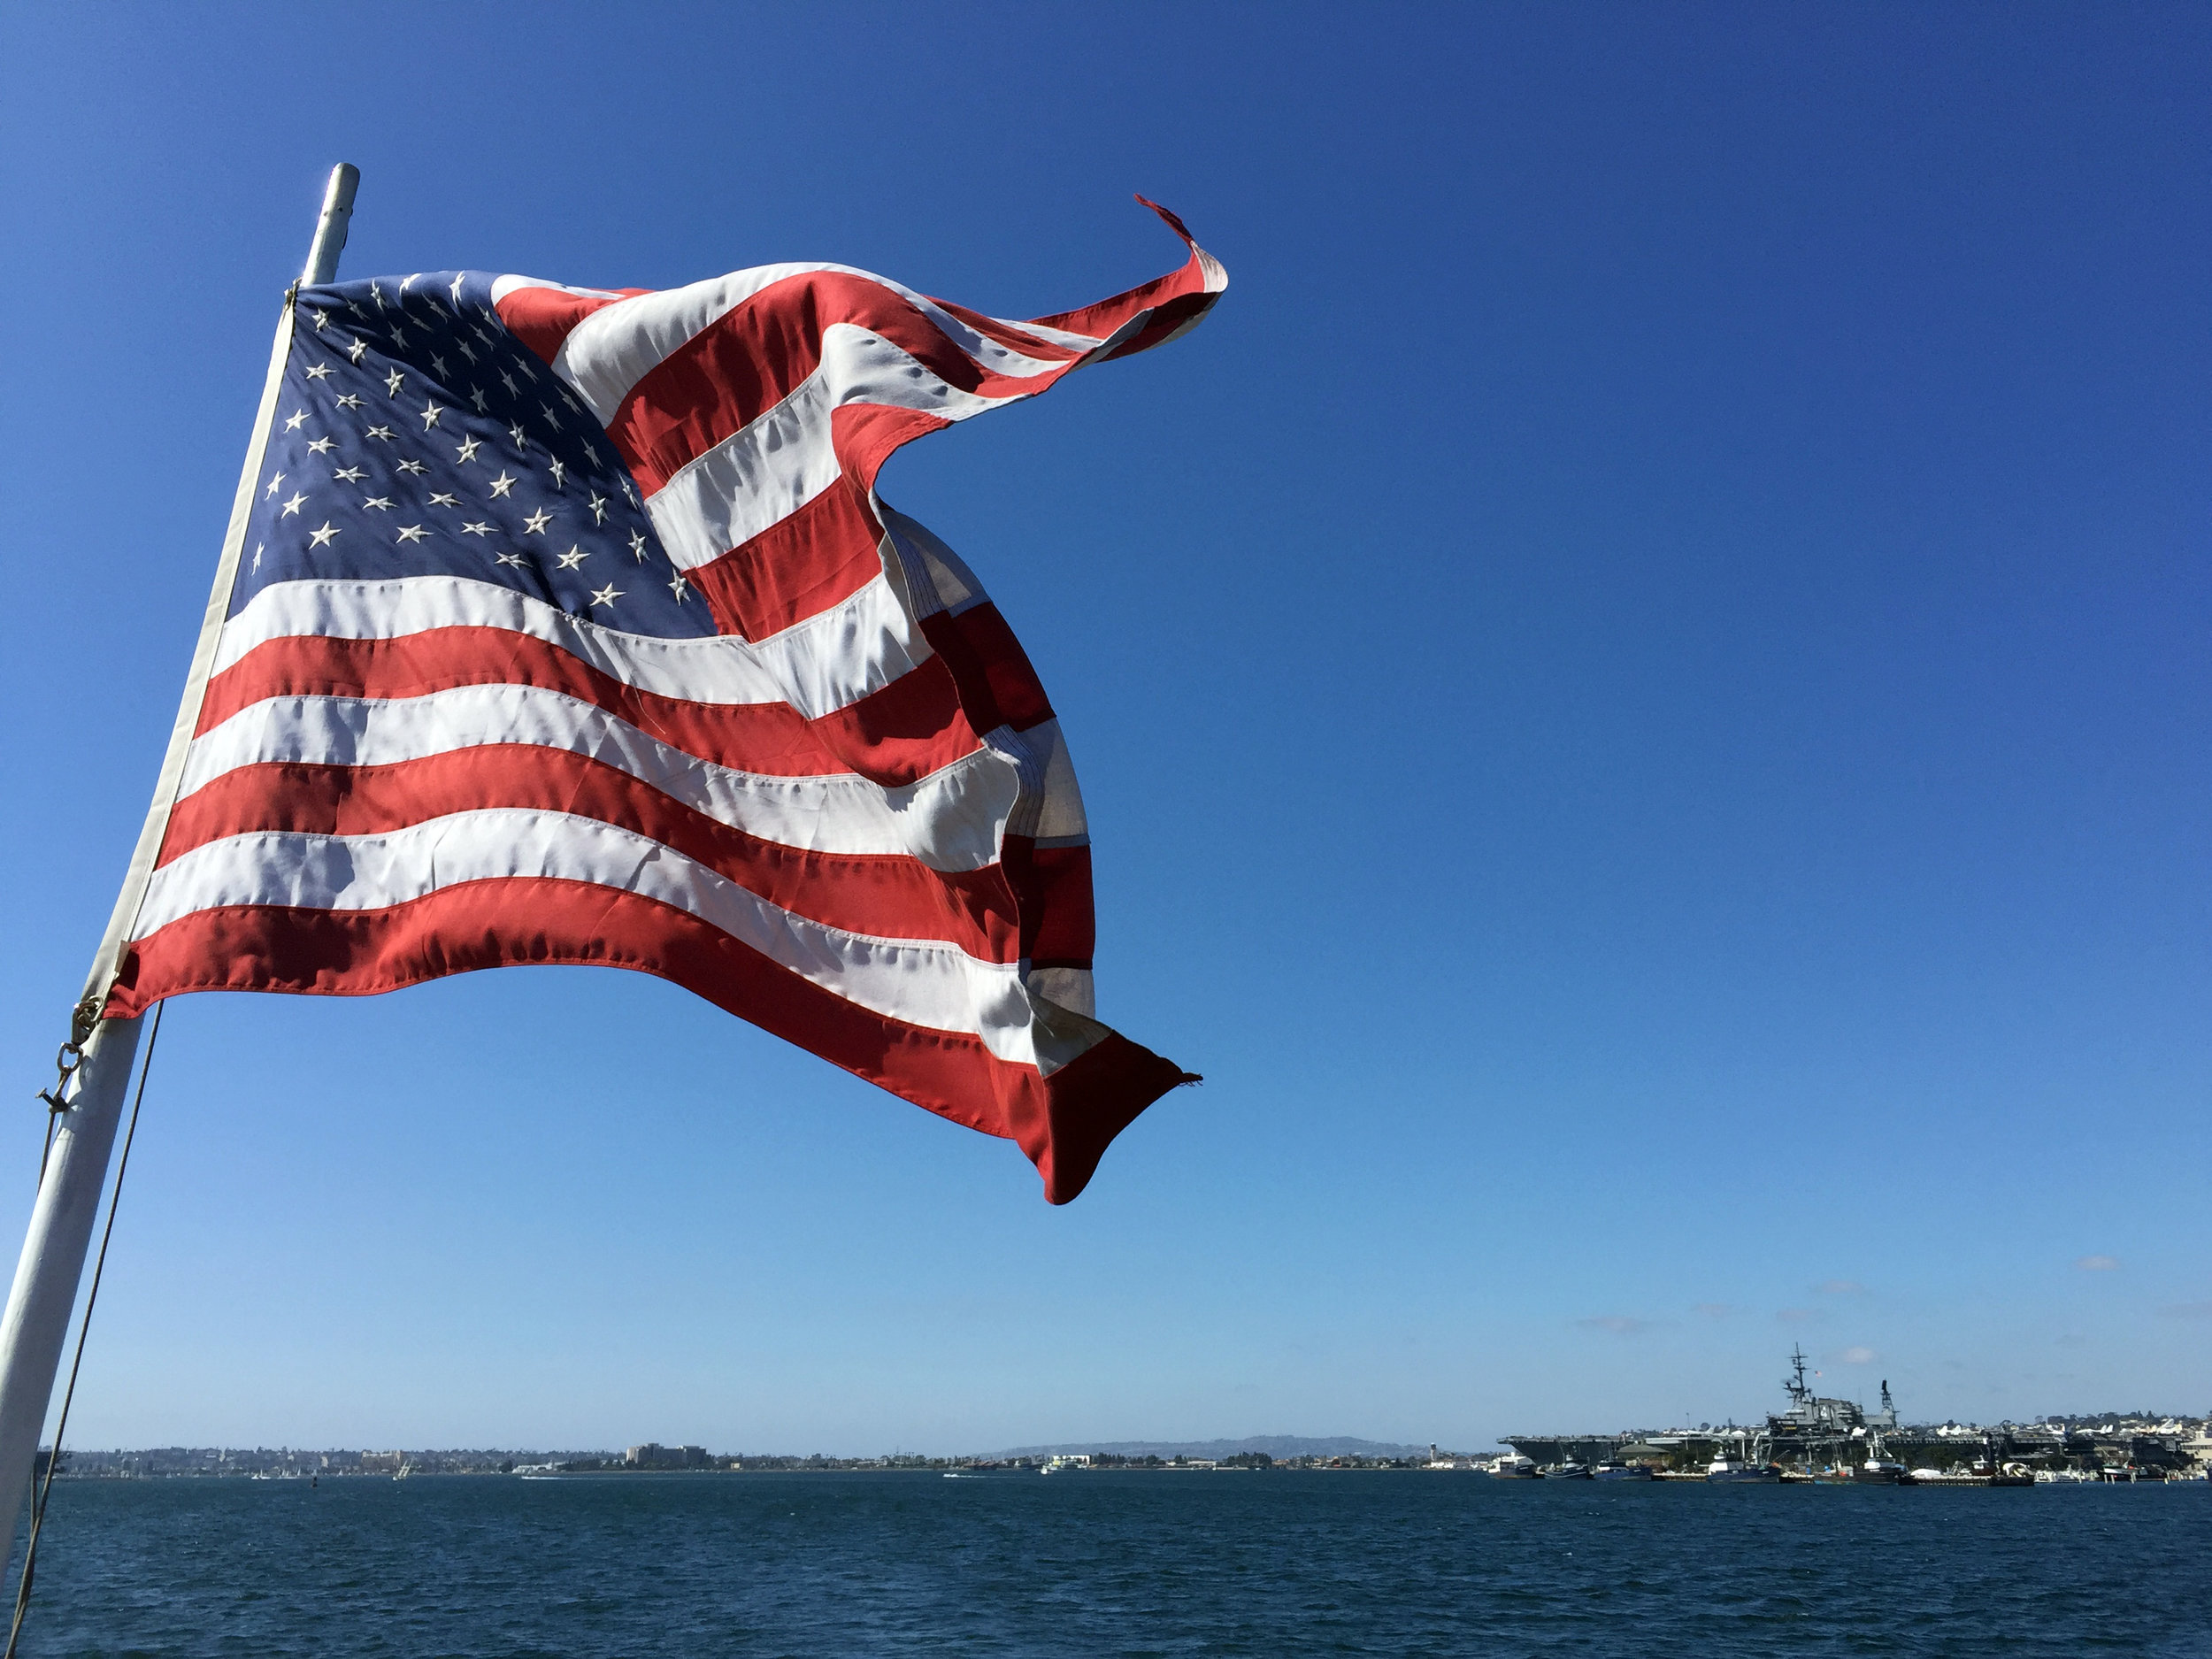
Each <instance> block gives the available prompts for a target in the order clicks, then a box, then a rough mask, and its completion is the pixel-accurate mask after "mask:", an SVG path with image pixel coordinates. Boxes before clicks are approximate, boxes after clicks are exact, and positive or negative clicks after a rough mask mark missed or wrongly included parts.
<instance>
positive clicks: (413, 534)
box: [399, 524, 430, 541]
mask: <svg viewBox="0 0 2212 1659" xmlns="http://www.w3.org/2000/svg"><path fill="white" fill-rule="evenodd" d="M427 534H430V533H429V532H428V531H427V530H425V529H424V528H423V527H422V526H420V525H419V524H403V525H402V526H400V527H399V539H400V540H401V541H421V540H422V539H423V537H425V536H426V535H427Z"/></svg>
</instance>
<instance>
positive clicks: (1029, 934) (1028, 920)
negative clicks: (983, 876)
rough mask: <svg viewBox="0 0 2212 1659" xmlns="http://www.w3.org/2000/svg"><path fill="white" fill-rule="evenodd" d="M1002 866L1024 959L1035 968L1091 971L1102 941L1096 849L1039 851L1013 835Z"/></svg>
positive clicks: (1002, 846) (1007, 841) (1001, 849)
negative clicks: (1094, 879) (1094, 892)
mask: <svg viewBox="0 0 2212 1659" xmlns="http://www.w3.org/2000/svg"><path fill="white" fill-rule="evenodd" d="M999 864H1000V867H1001V868H1002V869H1003V870H1004V871H1005V872H1006V880H1007V883H1008V885H1009V886H1010V887H1011V888H1012V889H1013V893H1014V902H1015V903H1016V905H1017V906H1018V908H1019V912H1020V915H1021V956H1022V958H1023V959H1025V960H1026V961H1027V962H1028V964H1029V965H1030V966H1031V967H1033V968H1087V967H1089V966H1090V965H1091V952H1092V950H1093V949H1094V948H1095V945H1096V941H1097V933H1098V927H1097V921H1096V918H1095V914H1094V911H1093V910H1092V907H1091V849H1089V848H1088V847H1040V846H1038V845H1037V843H1036V842H1035V841H1032V840H1031V839H1030V838H1029V837H1028V836H1026V835H1009V836H1007V837H1005V839H1004V840H1003V841H1002V843H1001V844H1000V847H999Z"/></svg>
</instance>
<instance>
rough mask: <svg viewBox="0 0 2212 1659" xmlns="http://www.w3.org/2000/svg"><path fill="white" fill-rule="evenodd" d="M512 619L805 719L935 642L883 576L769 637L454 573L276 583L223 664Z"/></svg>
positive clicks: (707, 694)
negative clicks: (598, 607) (630, 618)
mask: <svg viewBox="0 0 2212 1659" xmlns="http://www.w3.org/2000/svg"><path fill="white" fill-rule="evenodd" d="M458 627H478V628H505V629H508V630H510V631H511V632H513V633H516V634H526V635H527V636H528V637H530V638H532V639H534V640H543V641H546V642H547V643H548V644H550V645H556V646H558V647H559V648H560V649H562V650H565V651H566V652H567V653H568V654H569V655H570V656H572V657H575V658H577V659H578V660H579V661H580V662H584V663H588V664H590V665H591V666H592V667H594V668H596V669H599V670H600V671H601V672H604V673H607V674H611V675H612V676H613V677H614V678H615V679H617V680H620V681H622V683H623V684H625V685H627V686H634V687H637V688H638V689H639V690H641V691H650V692H656V693H657V694H659V695H662V696H665V697H680V698H682V699H683V700H684V701H686V702H688V703H789V704H790V705H791V706H792V707H793V708H794V709H796V710H798V711H799V713H801V714H802V715H803V716H805V717H806V718H808V719H814V718H818V717H820V716H822V715H825V714H828V713H832V712H833V711H834V710H838V709H841V708H843V707H845V706H846V705H847V704H849V703H855V702H857V701H858V700H859V699H860V698H862V697H864V696H866V695H868V694H869V693H871V692H873V691H879V690H881V689H882V688H883V687H885V686H887V685H888V684H890V683H891V681H892V680H896V679H897V678H898V677H899V676H900V675H901V674H903V673H905V672H907V671H908V670H909V669H910V668H912V667H914V666H915V665H916V664H919V663H924V662H926V661H928V660H929V657H930V655H931V653H930V647H929V641H927V640H926V639H924V638H923V637H922V633H921V630H920V628H919V627H918V626H916V625H915V624H914V622H913V621H912V620H911V619H910V618H909V617H908V616H907V614H906V611H904V609H903V608H902V606H901V605H900V604H899V602H898V595H896V594H895V592H894V591H893V590H892V588H891V586H890V584H889V583H888V582H887V581H885V580H883V578H882V577H880V576H878V577H877V578H875V579H874V580H872V581H870V582H869V583H867V584H866V585H865V586H864V587H862V588H857V589H856V590H855V591H854V592H853V593H852V594H851V595H849V596H848V597H847V598H845V599H844V600H842V601H841V602H840V603H837V604H834V605H832V606H831V607H830V608H829V609H828V610H826V611H822V612H820V613H818V615H815V616H811V617H809V618H807V619H806V620H805V621H803V622H801V623H797V624H795V625H794V626H791V627H788V628H786V629H785V630H784V631H783V632H782V633H781V634H773V635H772V636H770V637H769V638H767V639H764V640H744V639H740V638H739V637H738V636H737V635H735V634H713V635H710V636H708V637H707V638H704V639H695V640H664V639H656V638H653V637H651V636H650V635H648V634H623V633H619V632H618V631H617V630H615V629H613V628H606V627H601V626H598V625H597V624H596V623H592V622H587V621H584V620H582V619H581V618H577V617H572V616H570V615H569V614H568V613H567V612H566V611H562V610H560V609H559V608H557V606H554V605H549V604H547V603H545V602H544V601H543V600H541V599H535V598H533V597H532V596H530V595H527V594H522V593H518V592H516V591H515V590H514V589H513V588H502V587H499V586H497V585H495V584H494V583H490V582H480V581H472V580H466V579H465V578H462V577H457V576H403V577H395V578H393V579H392V580H388V581H292V582H272V583H270V584H269V586H267V587H266V588H263V589H262V590H261V591H260V592H259V593H257V594H256V595H254V596H253V598H252V600H251V601H250V602H249V603H247V605H246V607H245V608H244V609H243V610H242V611H239V613H238V614H237V615H236V616H234V617H233V618H231V619H230V620H229V621H228V622H227V623H226V624H225V625H224V627H223V638H222V643H221V646H220V647H219V649H218V650H217V652H216V660H215V672H217V673H220V672H223V671H224V670H225V669H227V668H230V667H233V666H234V665H235V664H237V663H238V661H239V660H240V659H241V658H242V657H244V656H245V655H246V653H247V652H249V651H250V650H252V649H254V648H255V647H256V646H258V645H264V644H266V643H267V642H269V641H272V640H279V639H286V638H289V637H293V636H296V635H305V636H309V637H319V638H324V639H338V640H390V639H397V638H400V637H401V636H403V635H405V634H421V633H426V632H427V631H429V630H431V629H434V628H458Z"/></svg>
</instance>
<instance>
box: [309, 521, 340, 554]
mask: <svg viewBox="0 0 2212 1659" xmlns="http://www.w3.org/2000/svg"><path fill="white" fill-rule="evenodd" d="M337 536H338V533H337V532H336V531H335V530H334V529H332V528H331V527H330V520H329V519H327V518H326V519H324V520H323V527H322V528H321V529H319V530H312V531H310V532H309V533H308V537H307V550H308V551H309V552H310V553H312V552H313V551H314V550H315V549H317V548H319V547H321V546H323V545H325V544H326V543H327V542H330V541H335V540H336V539H337Z"/></svg>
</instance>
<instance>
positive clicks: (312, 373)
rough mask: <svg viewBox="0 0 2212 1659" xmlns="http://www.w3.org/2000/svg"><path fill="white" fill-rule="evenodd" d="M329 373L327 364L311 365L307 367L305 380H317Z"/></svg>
mask: <svg viewBox="0 0 2212 1659" xmlns="http://www.w3.org/2000/svg"><path fill="white" fill-rule="evenodd" d="M330 372H331V368H330V365H328V364H327V363H311V364H309V365H307V378H308V379H309V380H321V379H322V378H323V376H325V375H326V374H328V373H330Z"/></svg>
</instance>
